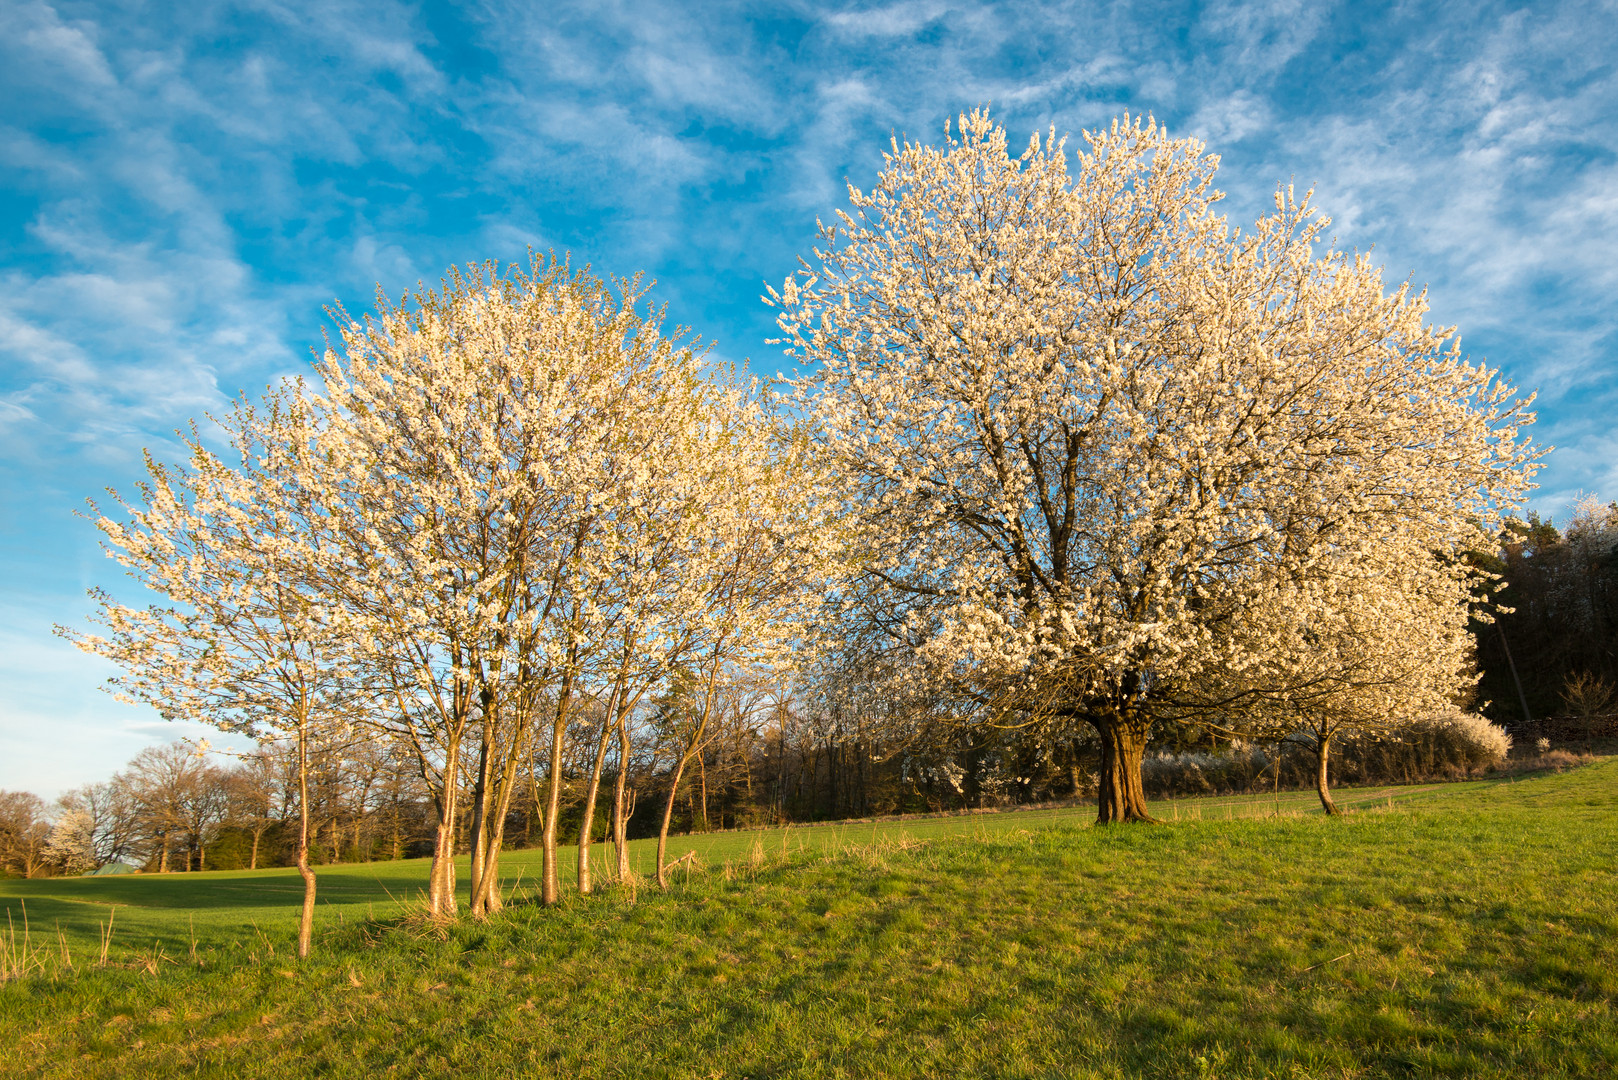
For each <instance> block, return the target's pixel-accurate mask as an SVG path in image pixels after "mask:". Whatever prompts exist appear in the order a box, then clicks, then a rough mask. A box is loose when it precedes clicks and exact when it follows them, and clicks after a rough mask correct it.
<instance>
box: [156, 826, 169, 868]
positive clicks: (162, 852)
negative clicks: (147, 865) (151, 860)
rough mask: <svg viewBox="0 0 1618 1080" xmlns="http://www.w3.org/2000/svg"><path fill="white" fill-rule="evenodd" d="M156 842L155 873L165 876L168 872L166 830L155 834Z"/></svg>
mask: <svg viewBox="0 0 1618 1080" xmlns="http://www.w3.org/2000/svg"><path fill="white" fill-rule="evenodd" d="M157 842H158V844H159V847H158V849H157V872H158V873H159V874H166V873H168V872H169V834H168V830H166V829H165V830H162V831H160V832H159V833H158V834H157Z"/></svg>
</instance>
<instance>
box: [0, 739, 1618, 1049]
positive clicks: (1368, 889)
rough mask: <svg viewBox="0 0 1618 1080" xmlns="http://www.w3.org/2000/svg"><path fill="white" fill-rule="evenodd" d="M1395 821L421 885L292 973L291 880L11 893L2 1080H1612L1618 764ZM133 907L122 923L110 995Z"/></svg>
mask: <svg viewBox="0 0 1618 1080" xmlns="http://www.w3.org/2000/svg"><path fill="white" fill-rule="evenodd" d="M1399 794H1400V796H1401V797H1400V798H1398V799H1394V798H1392V797H1391V793H1388V792H1381V791H1379V792H1375V793H1364V794H1363V795H1362V796H1361V798H1360V803H1361V808H1360V809H1359V811H1358V812H1357V813H1354V814H1352V815H1350V816H1349V817H1347V818H1344V819H1338V820H1328V819H1325V818H1323V817H1321V816H1319V815H1318V814H1305V813H1302V812H1301V811H1302V808H1303V807H1305V806H1307V803H1305V802H1303V801H1302V800H1301V799H1298V800H1296V801H1288V800H1283V804H1282V807H1281V808H1282V810H1283V811H1297V812H1288V813H1283V814H1282V815H1280V816H1276V815H1274V814H1273V813H1271V812H1272V811H1273V810H1274V809H1275V806H1274V804H1272V802H1271V801H1270V800H1268V799H1260V800H1253V799H1233V800H1205V801H1198V802H1196V803H1191V802H1187V803H1181V804H1178V805H1177V806H1174V807H1162V808H1159V809H1160V810H1161V812H1163V813H1165V814H1169V815H1170V816H1171V817H1173V816H1177V817H1179V819H1180V820H1179V821H1177V822H1175V821H1172V820H1171V822H1170V824H1168V825H1165V826H1162V827H1127V828H1112V829H1104V830H1101V829H1094V828H1091V827H1089V825H1088V822H1089V820H1090V817H1091V814H1092V811H1090V810H1088V809H1083V808H1076V809H1072V810H1059V811H1045V812H1034V813H1019V814H1000V815H988V816H980V817H972V818H944V819H932V820H928V821H921V822H915V821H909V822H894V823H875V824H864V825H845V826H840V827H822V828H817V829H793V830H791V831H790V832H789V833H787V834H786V835H785V840H784V842H783V837H782V834H780V833H767V834H756V833H739V834H721V835H717V836H708V837H700V838H695V839H696V840H699V841H701V842H700V843H689V844H681V845H680V846H677V847H675V848H674V850H675V851H677V852H678V851H684V850H686V849H687V848H696V849H697V850H699V852H700V853H701V855H702V857H703V859H704V860H705V862H706V866H705V867H704V868H703V869H699V870H697V871H695V872H692V873H690V874H689V875H688V876H687V875H684V874H683V873H682V875H681V880H680V883H679V884H678V885H677V886H676V888H675V889H673V890H672V891H671V892H670V893H668V894H659V893H657V892H656V891H655V890H645V889H642V890H640V891H639V892H638V893H637V894H635V895H633V896H631V895H630V894H629V893H627V892H625V891H614V892H611V893H609V894H607V895H604V896H601V897H598V898H595V899H593V900H583V901H581V900H573V901H570V902H569V903H567V904H566V905H564V907H563V908H562V909H560V910H553V911H546V910H543V909H540V908H538V907H536V906H532V905H527V904H522V903H518V904H515V905H514V906H513V907H512V908H511V909H510V910H509V911H508V912H507V913H506V914H505V915H503V916H501V917H500V918H498V919H496V920H493V921H491V922H489V923H487V924H483V925H478V924H473V923H470V922H466V923H463V924H460V925H457V926H455V927H452V928H450V929H448V930H447V931H446V932H439V931H438V930H437V929H436V928H434V927H432V926H430V925H427V924H424V923H422V922H420V921H419V920H414V919H411V918H408V917H403V918H402V917H401V916H400V911H401V910H408V909H409V908H410V907H411V901H410V896H411V890H412V889H413V888H416V887H419V881H420V879H421V878H422V877H423V867H422V865H421V864H419V863H418V864H408V863H401V864H372V865H366V866H352V867H335V868H331V869H327V870H323V872H322V886H321V887H322V894H323V896H324V897H325V898H326V899H327V900H328V901H338V903H329V904H328V905H325V906H323V911H322V924H321V931H320V936H319V939H318V943H317V947H318V953H317V956H316V957H315V958H314V959H313V960H312V961H311V962H309V963H307V964H305V965H302V966H300V965H298V964H297V963H296V962H295V961H293V960H292V959H290V958H289V956H288V951H289V950H288V944H289V941H290V934H289V928H290V925H291V912H290V910H289V909H288V908H286V907H285V906H284V905H286V904H288V903H290V901H291V900H292V898H293V896H294V895H295V894H294V893H292V892H286V893H285V894H284V895H279V894H272V895H274V896H275V899H276V904H275V905H266V904H265V899H266V896H265V893H266V892H267V891H269V890H275V889H283V888H290V887H291V886H292V881H291V880H288V879H287V872H285V871H265V872H259V873H258V874H243V873H232V874H210V875H190V876H183V877H182V876H171V877H168V878H163V879H156V878H150V877H142V878H129V877H125V878H115V879H81V880H71V881H47V882H5V883H0V903H4V904H5V905H6V907H7V910H8V913H9V915H10V916H11V918H12V920H13V923H14V924H16V923H17V920H18V918H19V916H20V914H21V908H20V906H19V903H18V901H19V900H20V899H26V904H27V911H28V918H29V935H30V939H29V940H30V942H31V944H32V945H33V946H34V947H35V948H36V949H38V948H39V946H40V943H41V941H48V942H54V943H56V944H55V946H54V947H55V948H56V949H57V951H58V952H60V950H61V949H63V948H65V949H66V950H67V951H68V953H69V955H70V956H71V957H72V959H73V961H74V964H75V967H74V969H73V971H71V972H63V973H60V974H57V975H56V976H54V977H34V978H29V979H21V980H14V981H12V982H10V983H8V984H6V985H5V986H3V987H0V1047H3V1048H4V1049H5V1053H4V1056H3V1060H4V1062H5V1065H4V1066H3V1067H4V1068H5V1069H6V1070H7V1071H8V1073H9V1074H11V1075H23V1076H33V1075H39V1076H132V1075H142V1076H164V1075H182V1074H183V1075H202V1076H209V1075H232V1076H254V1077H261V1076H263V1077H269V1076H300V1075H313V1074H319V1075H323V1076H360V1075H366V1076H369V1075H374V1074H382V1073H388V1072H389V1071H390V1070H391V1071H392V1072H393V1074H395V1075H428V1074H433V1075H445V1074H454V1075H467V1076H503V1075H523V1076H551V1075H566V1076H579V1077H597V1076H600V1077H609V1076H692V1077H709V1076H727V1077H742V1076H754V1077H756V1076H771V1077H777V1076H778V1077H867V1076H997V1077H1058V1076H1060V1077H1135V1076H1143V1077H1182V1076H1225V1077H1249V1076H1252V1077H1315V1076H1319V1077H1327V1076H1330V1077H1380V1076H1390V1077H1391V1076H1400V1077H1403V1076H1427V1075H1469V1076H1502V1077H1504V1076H1512V1077H1524V1076H1592V1075H1603V1074H1612V1073H1614V1072H1618V1018H1615V1015H1614V1009H1613V998H1614V995H1615V992H1618V889H1615V885H1618V842H1615V841H1618V828H1615V823H1618V815H1615V811H1618V760H1612V759H1608V760H1606V761H1603V762H1601V763H1599V764H1597V765H1594V766H1590V767H1588V768H1584V769H1579V770H1576V771H1573V772H1569V773H1565V774H1560V775H1544V776H1538V777H1531V778H1526V779H1520V780H1517V781H1516V782H1508V781H1501V782H1483V783H1473V784H1454V785H1445V786H1442V787H1437V788H1426V789H1415V790H1404V791H1402V792H1400V793H1399ZM1350 801H1351V800H1347V799H1345V802H1350ZM1227 815H1228V817H1229V820H1225V818H1226V817H1227ZM1244 815H1248V816H1244ZM523 859H524V856H522V855H521V854H519V855H518V856H517V857H515V858H513V859H512V860H511V862H512V865H511V872H512V873H513V875H515V874H516V872H517V871H518V870H519V869H522V866H521V864H522V862H523ZM529 873H531V871H530V872H529ZM521 891H522V887H521V885H520V884H519V885H518V887H517V892H518V894H519V896H520V894H521ZM390 894H391V896H392V899H390V898H389V897H390ZM109 902H115V903H118V904H127V905H130V906H129V907H119V908H118V909H117V914H116V915H115V917H114V942H115V943H114V946H113V948H112V950H111V953H110V959H112V960H113V961H115V962H116V963H115V964H109V965H108V966H105V967H96V966H94V961H95V960H96V953H97V950H98V948H99V946H98V945H97V943H96V942H97V933H98V927H100V926H104V925H105V922H106V915H105V913H106V910H107V908H106V907H105V905H106V904H107V903H109ZM58 924H59V925H60V927H61V932H60V937H58V936H57V926H58ZM193 928H194V929H193ZM20 940H21V932H20V928H19V930H18V933H17V937H16V941H17V942H19V943H20ZM15 947H16V946H15V945H14V946H13V948H15Z"/></svg>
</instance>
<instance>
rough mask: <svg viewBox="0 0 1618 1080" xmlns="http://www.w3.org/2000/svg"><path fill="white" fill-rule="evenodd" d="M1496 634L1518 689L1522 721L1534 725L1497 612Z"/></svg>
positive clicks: (1512, 679)
mask: <svg viewBox="0 0 1618 1080" xmlns="http://www.w3.org/2000/svg"><path fill="white" fill-rule="evenodd" d="M1494 632H1495V633H1497V634H1499V635H1500V648H1501V649H1502V650H1504V651H1505V654H1506V666H1507V667H1508V668H1510V669H1511V683H1512V685H1513V686H1515V687H1516V688H1517V703H1518V704H1519V705H1521V706H1522V719H1523V723H1525V724H1532V723H1533V722H1534V717H1533V715H1532V714H1531V713H1529V711H1528V695H1527V694H1525V693H1523V689H1522V680H1521V679H1520V678H1518V677H1517V661H1515V660H1513V659H1512V658H1511V646H1510V645H1508V644H1506V628H1505V627H1504V626H1501V625H1500V613H1499V612H1498V611H1496V612H1495V616H1494Z"/></svg>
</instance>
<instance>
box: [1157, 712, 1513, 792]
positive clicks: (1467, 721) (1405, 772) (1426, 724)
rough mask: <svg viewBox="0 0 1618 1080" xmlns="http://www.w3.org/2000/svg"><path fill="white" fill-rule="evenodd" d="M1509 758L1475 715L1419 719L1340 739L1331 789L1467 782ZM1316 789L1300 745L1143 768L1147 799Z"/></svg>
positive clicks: (1194, 756) (1187, 756) (1506, 741)
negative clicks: (1385, 730) (1278, 779)
mask: <svg viewBox="0 0 1618 1080" xmlns="http://www.w3.org/2000/svg"><path fill="white" fill-rule="evenodd" d="M1510 750H1511V736H1510V735H1508V734H1506V732H1505V731H1504V729H1502V728H1500V727H1497V726H1496V725H1494V724H1491V723H1489V721H1487V720H1485V719H1484V718H1483V717H1481V716H1478V715H1477V714H1475V713H1468V712H1462V711H1460V710H1459V709H1457V710H1453V711H1451V712H1446V713H1439V714H1436V715H1433V716H1429V717H1424V718H1422V719H1421V720H1419V721H1416V722H1415V723H1412V724H1409V725H1407V726H1406V727H1403V728H1401V729H1399V730H1398V731H1397V732H1393V733H1388V734H1361V733H1358V732H1352V731H1349V732H1343V733H1341V734H1340V735H1338V736H1337V738H1336V739H1334V740H1333V741H1332V754H1331V778H1332V783H1333V784H1385V783H1411V782H1414V781H1417V780H1425V779H1435V778H1452V777H1458V776H1467V775H1470V774H1472V773H1474V772H1477V771H1478V770H1480V769H1483V768H1486V767H1488V766H1491V765H1494V764H1496V763H1497V762H1500V761H1501V760H1503V759H1504V758H1505V756H1506V755H1507V753H1509V752H1510ZM1276 753H1279V755H1280V758H1281V761H1280V773H1281V786H1282V787H1284V788H1307V787H1313V786H1314V782H1315V772H1314V770H1315V752H1314V748H1313V747H1312V746H1309V745H1306V744H1305V743H1303V742H1301V741H1290V740H1289V741H1286V742H1283V743H1282V744H1281V745H1280V746H1279V747H1277V748H1271V749H1269V750H1266V749H1264V748H1261V747H1258V746H1244V745H1241V744H1239V743H1238V744H1236V745H1235V746H1233V747H1232V748H1231V749H1229V750H1223V751H1216V752H1212V753H1209V752H1198V753H1178V754H1170V753H1161V754H1155V755H1150V756H1148V757H1147V758H1146V760H1145V761H1144V762H1142V764H1141V781H1142V783H1143V784H1144V785H1145V788H1146V792H1147V794H1148V795H1152V796H1156V797H1163V796H1181V795H1222V794H1235V793H1241V792H1252V791H1257V790H1261V789H1265V788H1268V787H1269V786H1270V785H1271V784H1272V783H1274V782H1275V780H1274V777H1275V773H1274V771H1273V770H1274V769H1275V768H1276V763H1275V758H1274V757H1273V756H1272V755H1273V754H1276Z"/></svg>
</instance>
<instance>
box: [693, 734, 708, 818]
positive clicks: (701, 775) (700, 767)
mask: <svg viewBox="0 0 1618 1080" xmlns="http://www.w3.org/2000/svg"><path fill="white" fill-rule="evenodd" d="M697 777H698V781H697V787H698V789H699V791H700V793H701V794H700V798H701V803H700V805H701V806H702V831H703V832H707V831H708V763H707V761H706V760H704V756H703V754H702V752H701V751H700V750H699V751H698V752H697ZM695 816H696V815H692V817H693V818H695ZM695 823H696V822H695V821H694V820H693V822H692V824H695ZM691 831H692V832H696V830H695V829H692V830H691Z"/></svg>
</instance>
